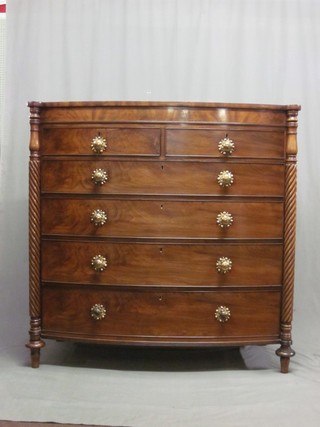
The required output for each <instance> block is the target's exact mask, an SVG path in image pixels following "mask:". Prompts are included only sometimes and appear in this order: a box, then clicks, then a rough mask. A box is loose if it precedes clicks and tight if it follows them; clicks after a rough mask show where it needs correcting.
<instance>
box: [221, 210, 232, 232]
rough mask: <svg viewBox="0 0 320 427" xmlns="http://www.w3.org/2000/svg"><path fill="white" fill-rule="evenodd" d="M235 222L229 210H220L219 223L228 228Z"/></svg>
mask: <svg viewBox="0 0 320 427" xmlns="http://www.w3.org/2000/svg"><path fill="white" fill-rule="evenodd" d="M232 223H233V218H232V215H231V214H230V213H229V212H225V211H224V212H220V213H219V214H218V215H217V224H218V225H219V226H220V227H221V228H227V227H230V226H231V225H232Z"/></svg>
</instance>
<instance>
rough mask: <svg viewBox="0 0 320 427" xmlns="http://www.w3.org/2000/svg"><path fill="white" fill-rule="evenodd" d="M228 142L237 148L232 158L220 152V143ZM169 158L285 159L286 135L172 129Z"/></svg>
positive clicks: (255, 131)
mask: <svg viewBox="0 0 320 427" xmlns="http://www.w3.org/2000/svg"><path fill="white" fill-rule="evenodd" d="M224 138H228V139H230V140H231V141H232V143H233V144H234V149H233V151H232V153H231V154H229V155H224V154H222V152H221V151H219V143H220V141H223V140H224ZM166 153H167V155H168V156H194V157H219V158H225V157H228V158H237V157H246V158H281V159H283V158H284V155H285V132H284V131H282V130H278V131H273V132H272V131H260V130H252V131H249V130H232V129H230V130H229V129H228V130H227V131H225V130H211V129H168V130H167V131H166Z"/></svg>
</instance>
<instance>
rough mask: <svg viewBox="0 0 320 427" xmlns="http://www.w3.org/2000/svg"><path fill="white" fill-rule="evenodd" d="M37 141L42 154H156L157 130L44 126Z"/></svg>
mask: <svg viewBox="0 0 320 427" xmlns="http://www.w3.org/2000/svg"><path fill="white" fill-rule="evenodd" d="M95 138H98V140H96V139H95ZM40 142H41V143H40V146H41V154H43V155H47V154H52V155H53V154H55V155H70V154H73V155H75V154H76V155H81V154H82V155H94V156H96V157H101V156H127V155H128V156H158V155H159V154H160V129H157V128H142V129H141V128H88V127H83V128H50V127H44V128H42V131H41V136H40ZM94 150H96V151H94ZM97 150H98V151H97ZM99 150H102V151H101V152H100V151H99Z"/></svg>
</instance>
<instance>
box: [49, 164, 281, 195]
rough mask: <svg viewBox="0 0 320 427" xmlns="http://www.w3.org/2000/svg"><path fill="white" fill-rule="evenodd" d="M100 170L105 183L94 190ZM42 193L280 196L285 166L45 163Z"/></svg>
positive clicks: (97, 185) (96, 186)
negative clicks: (223, 181)
mask: <svg viewBox="0 0 320 427" xmlns="http://www.w3.org/2000/svg"><path fill="white" fill-rule="evenodd" d="M99 169H101V170H102V171H104V172H105V174H106V175H107V181H106V182H105V183H103V184H102V185H100V184H95V183H94V181H93V179H92V175H93V172H94V171H97V170H99ZM223 171H229V172H231V173H232V176H233V178H232V179H233V183H232V185H231V186H229V187H224V186H222V185H219V182H218V176H219V174H221V172H223ZM41 187H42V192H47V193H82V194H90V193H94V194H168V195H177V194H190V195H198V194H199V195H241V196H246V195H248V196H255V195H256V196H282V195H283V192H284V166H283V165H266V164H259V163H256V164H254V163H253V164H241V163H240V164H239V163H238V164H237V163H233V164H224V163H223V164H220V163H211V162H202V163H195V162H186V163H183V162H158V161H155V162H154V161H137V162H131V161H83V160H60V161H58V160H43V162H42V183H41Z"/></svg>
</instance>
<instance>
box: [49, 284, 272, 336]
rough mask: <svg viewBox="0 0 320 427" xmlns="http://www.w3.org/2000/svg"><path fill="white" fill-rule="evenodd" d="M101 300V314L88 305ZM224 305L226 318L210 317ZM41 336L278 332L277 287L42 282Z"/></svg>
mask: <svg viewBox="0 0 320 427" xmlns="http://www.w3.org/2000/svg"><path fill="white" fill-rule="evenodd" d="M95 304H99V305H103V306H104V308H105V310H106V315H105V317H104V318H103V319H101V320H95V319H94V318H93V317H92V316H91V312H90V311H91V308H92V307H93V306H94V305H95ZM220 306H226V307H228V308H229V310H230V313H231V317H230V319H229V320H228V321H227V322H225V323H220V322H219V321H218V320H217V319H216V318H215V312H216V310H217V309H218V307H220ZM42 313H43V314H42V321H43V323H42V326H43V334H44V336H54V334H55V333H57V334H59V337H60V338H63V337H65V336H66V337H69V338H72V337H79V338H80V337H81V339H84V340H85V339H86V338H87V339H88V338H90V339H93V340H94V339H99V340H103V339H105V340H106V341H108V340H114V339H116V341H117V342H118V343H119V342H121V341H132V342H134V341H136V340H137V341H139V340H145V341H149V340H151V341H152V340H154V341H164V342H166V341H169V342H170V341H171V340H172V339H174V340H175V341H176V342H177V343H178V342H179V341H183V340H186V341H192V340H196V341H199V340H200V341H201V340H202V339H204V340H212V342H215V341H216V340H226V341H228V339H231V338H232V339H234V338H235V337H237V338H239V339H240V338H246V337H248V338H249V337H250V338H254V337H256V338H259V339H260V340H261V339H263V338H264V337H274V338H275V337H278V336H279V316H280V293H279V292H276V291H273V292H271V291H268V292H267V291H259V292H257V291H248V292H245V291H244V292H222V291H219V292H205V291H179V292H176V291H171V290H164V289H161V290H160V289H159V290H154V289H153V290H150V289H149V290H139V291H138V290H126V289H123V290H121V289H116V290H111V289H110V290H105V289H104V288H93V287H81V288H80V287H72V286H70V287H61V286H59V287H55V286H44V287H43V288H42Z"/></svg>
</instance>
